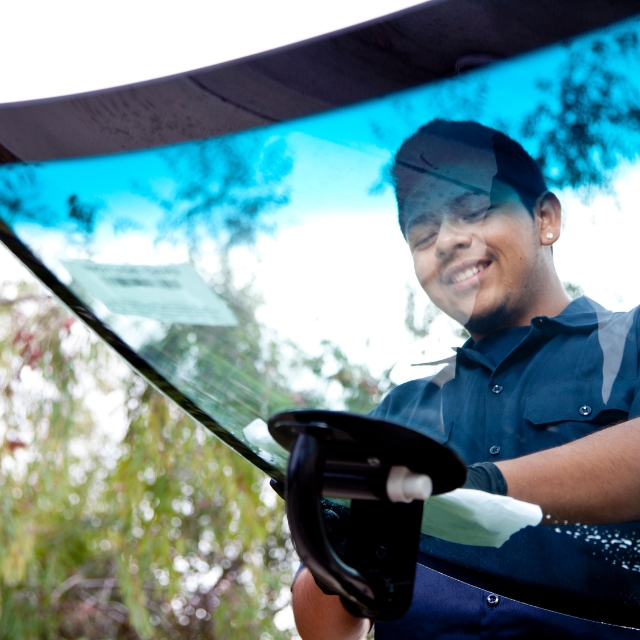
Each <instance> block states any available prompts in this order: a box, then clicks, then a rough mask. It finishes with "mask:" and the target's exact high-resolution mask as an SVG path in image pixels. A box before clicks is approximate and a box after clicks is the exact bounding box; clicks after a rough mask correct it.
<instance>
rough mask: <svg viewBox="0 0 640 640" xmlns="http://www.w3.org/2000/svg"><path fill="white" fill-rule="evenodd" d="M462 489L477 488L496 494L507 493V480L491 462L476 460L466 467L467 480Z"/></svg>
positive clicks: (503, 494)
mask: <svg viewBox="0 0 640 640" xmlns="http://www.w3.org/2000/svg"><path fill="white" fill-rule="evenodd" d="M462 488H463V489H478V490H479V491H486V492H487V493H493V494H495V495H497V496H506V495H507V481H506V480H505V479H504V476H503V475H502V471H500V469H498V467H496V465H495V464H493V462H476V464H472V465H470V466H469V467H467V481H466V482H465V483H464V484H463V485H462Z"/></svg>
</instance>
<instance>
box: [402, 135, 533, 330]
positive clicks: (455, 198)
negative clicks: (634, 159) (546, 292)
mask: <svg viewBox="0 0 640 640" xmlns="http://www.w3.org/2000/svg"><path fill="white" fill-rule="evenodd" d="M446 144H449V143H446ZM467 149H469V148H468V147H467ZM423 160H426V162H428V163H429V164H430V165H431V169H430V170H429V171H430V172H429V173H428V174H424V175H423V177H421V178H420V180H419V182H417V183H416V184H415V187H414V192H415V193H414V194H413V196H412V197H411V198H410V201H411V202H413V204H412V205H410V206H411V207H412V211H410V215H409V228H408V232H407V241H408V243H409V247H410V249H411V253H412V256H413V262H414V268H415V272H416V276H417V277H418V280H419V282H420V284H421V285H422V287H423V289H424V290H425V292H426V293H427V295H428V296H429V298H430V299H431V300H432V301H433V302H434V304H435V305H436V306H438V307H439V308H440V309H442V310H443V311H444V312H445V313H446V314H447V315H449V316H451V317H452V318H454V319H455V320H457V321H458V322H460V323H461V324H462V325H464V326H466V327H467V328H468V329H469V331H470V332H471V334H472V335H473V336H474V338H476V339H477V338H479V337H482V336H483V335H486V334H487V333H490V332H491V331H493V330H497V329H500V328H504V327H508V326H518V325H520V324H528V322H529V320H530V318H529V317H528V300H530V299H533V298H534V297H535V296H534V295H533V294H534V290H535V289H536V287H537V282H539V280H541V279H542V278H541V277H540V262H541V257H540V251H539V242H537V233H536V225H535V224H534V221H533V219H532V217H531V215H530V213H529V212H528V211H527V209H526V208H525V207H524V205H523V204H522V202H521V201H520V199H519V197H518V195H517V193H516V192H515V191H514V190H513V189H512V188H511V187H509V186H507V185H503V184H501V183H499V182H494V181H492V178H493V175H495V173H496V166H495V159H494V158H493V154H492V153H488V152H483V151H478V150H476V149H473V150H471V152H467V150H466V149H461V148H460V147H458V149H457V152H451V150H450V149H449V150H448V153H447V157H445V158H444V159H443V158H442V155H440V156H437V155H434V156H431V157H430V158H423Z"/></svg>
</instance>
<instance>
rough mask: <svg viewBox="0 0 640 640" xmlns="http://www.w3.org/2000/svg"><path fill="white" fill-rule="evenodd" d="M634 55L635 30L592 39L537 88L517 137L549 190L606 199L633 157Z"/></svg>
mask: <svg viewBox="0 0 640 640" xmlns="http://www.w3.org/2000/svg"><path fill="white" fill-rule="evenodd" d="M639 55H640V42H639V39H638V33H637V29H636V28H633V27H632V28H630V29H628V30H627V31H624V32H621V33H619V34H618V35H617V36H616V37H615V38H611V37H605V38H596V39H595V40H594V41H593V42H592V43H591V45H590V47H588V48H587V47H585V46H584V44H579V45H575V46H574V47H572V48H571V49H570V50H569V51H568V53H567V59H566V61H565V62H564V64H563V70H562V75H561V76H560V78H559V79H557V80H554V81H553V82H552V81H549V80H540V81H538V83H537V86H538V89H539V91H540V95H541V96H545V99H544V100H542V101H541V102H540V103H539V104H538V105H537V106H536V107H535V108H534V109H533V110H532V111H531V112H530V113H529V114H528V115H527V116H526V117H525V118H524V119H523V121H522V123H521V131H520V133H521V135H522V136H523V137H524V138H525V139H530V140H532V142H533V144H534V145H535V146H537V150H536V152H535V154H536V160H537V161H538V163H539V164H540V167H541V168H542V170H543V172H544V173H545V174H546V176H547V177H548V179H549V180H550V182H551V184H552V185H553V186H556V187H561V188H564V187H571V188H573V189H582V191H583V194H584V195H585V196H587V199H588V198H589V197H590V196H591V195H592V191H593V187H596V188H598V189H601V190H604V191H605V192H608V193H612V183H611V179H612V176H613V175H614V174H615V171H616V169H617V168H618V167H619V165H620V162H621V160H623V159H625V160H634V159H636V158H637V157H638V143H639V142H640V108H638V104H639V103H640V93H639V92H638V89H637V87H636V86H634V85H635V83H636V82H635V78H633V79H632V78H630V76H629V73H628V69H635V68H636V67H637V65H638V60H639Z"/></svg>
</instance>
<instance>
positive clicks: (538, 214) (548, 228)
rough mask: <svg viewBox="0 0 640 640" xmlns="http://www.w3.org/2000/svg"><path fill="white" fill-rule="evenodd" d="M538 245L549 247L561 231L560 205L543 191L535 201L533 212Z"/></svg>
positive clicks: (548, 192)
mask: <svg viewBox="0 0 640 640" xmlns="http://www.w3.org/2000/svg"><path fill="white" fill-rule="evenodd" d="M533 213H534V219H535V223H536V227H537V229H538V236H539V237H540V244H542V245H543V246H547V247H548V246H551V245H552V244H553V243H554V242H555V241H556V240H557V239H558V238H559V237H560V232H561V230H562V205H561V204H560V200H558V198H557V197H556V195H555V194H554V193H551V191H545V192H544V193H543V194H542V195H541V196H540V197H539V198H538V199H537V200H536V204H535V207H534V210H533Z"/></svg>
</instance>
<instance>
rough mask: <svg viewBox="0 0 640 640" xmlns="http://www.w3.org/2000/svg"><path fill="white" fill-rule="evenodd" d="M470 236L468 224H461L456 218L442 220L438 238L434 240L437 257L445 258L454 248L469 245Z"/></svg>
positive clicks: (471, 239)
mask: <svg viewBox="0 0 640 640" xmlns="http://www.w3.org/2000/svg"><path fill="white" fill-rule="evenodd" d="M472 241H473V238H472V237H471V233H470V229H469V227H468V225H465V224H461V223H460V222H458V221H456V220H446V219H445V220H443V222H442V225H441V226H440V230H439V231H438V239H437V240H436V246H435V249H436V255H437V256H438V258H445V257H446V256H447V255H449V254H450V253H451V252H453V251H455V250H456V249H464V248H467V247H469V246H471V243H472Z"/></svg>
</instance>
